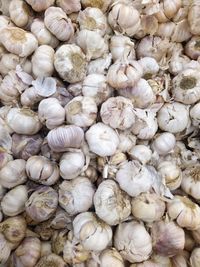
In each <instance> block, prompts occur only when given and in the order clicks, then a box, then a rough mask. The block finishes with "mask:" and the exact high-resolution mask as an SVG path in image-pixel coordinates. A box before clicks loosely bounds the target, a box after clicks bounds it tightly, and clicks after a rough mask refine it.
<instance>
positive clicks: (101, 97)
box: [82, 73, 113, 105]
mask: <svg viewBox="0 0 200 267" xmlns="http://www.w3.org/2000/svg"><path fill="white" fill-rule="evenodd" d="M112 92H113V90H112V88H111V87H110V86H109V85H108V83H107V80H106V76H105V75H103V74H98V73H93V74H89V75H87V76H86V77H85V79H84V80H83V84H82V94H83V96H87V97H92V98H93V99H94V101H95V102H96V104H97V105H99V104H101V103H102V102H104V101H105V100H106V99H108V98H109V97H110V96H111V94H112Z"/></svg>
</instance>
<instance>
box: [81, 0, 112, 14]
mask: <svg viewBox="0 0 200 267" xmlns="http://www.w3.org/2000/svg"><path fill="white" fill-rule="evenodd" d="M111 3H112V0H106V1H104V0H98V1H95V0H81V4H82V6H83V8H87V7H96V8H99V9H101V10H102V11H103V12H104V13H105V12H106V10H107V9H108V7H109V6H110V4H111Z"/></svg>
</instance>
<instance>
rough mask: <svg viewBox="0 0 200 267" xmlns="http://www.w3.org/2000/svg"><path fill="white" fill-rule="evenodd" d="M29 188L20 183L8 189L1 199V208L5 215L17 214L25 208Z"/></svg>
mask: <svg viewBox="0 0 200 267" xmlns="http://www.w3.org/2000/svg"><path fill="white" fill-rule="evenodd" d="M27 199H28V190H27V187H26V186H25V185H18V186H16V187H14V188H13V189H11V190H10V191H8V192H7V193H6V194H5V196H4V197H3V199H2V201H1V208H2V211H3V213H4V214H5V215H7V216H15V215H18V214H20V213H21V212H23V211H24V210H25V203H26V201H27Z"/></svg>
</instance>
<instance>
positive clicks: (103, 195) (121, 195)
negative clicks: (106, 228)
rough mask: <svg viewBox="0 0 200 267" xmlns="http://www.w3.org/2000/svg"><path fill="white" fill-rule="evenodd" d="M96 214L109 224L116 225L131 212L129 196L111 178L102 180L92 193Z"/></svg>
mask: <svg viewBox="0 0 200 267" xmlns="http://www.w3.org/2000/svg"><path fill="white" fill-rule="evenodd" d="M94 207H95V212H96V214H97V216H98V217H99V218H100V219H102V220H103V221H105V222H106V223H107V224H109V225H117V224H119V223H121V222H123V221H124V220H126V218H128V216H129V215H130V213H131V205H130V198H129V196H128V195H127V194H126V193H125V192H123V191H122V190H121V189H120V188H119V186H118V184H117V183H116V182H115V181H113V180H106V181H103V182H102V183H101V184H100V185H99V186H98V188H97V190H96V192H95V194H94Z"/></svg>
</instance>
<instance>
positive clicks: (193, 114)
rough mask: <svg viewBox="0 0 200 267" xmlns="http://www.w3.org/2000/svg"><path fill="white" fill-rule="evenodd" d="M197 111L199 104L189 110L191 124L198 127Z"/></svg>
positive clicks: (198, 117)
mask: <svg viewBox="0 0 200 267" xmlns="http://www.w3.org/2000/svg"><path fill="white" fill-rule="evenodd" d="M199 109H200V103H196V104H195V105H194V106H193V107H191V109H190V118H191V119H192V124H193V125H194V126H199V124H200V116H199V114H200V113H199Z"/></svg>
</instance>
